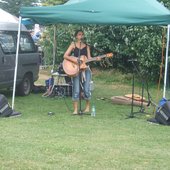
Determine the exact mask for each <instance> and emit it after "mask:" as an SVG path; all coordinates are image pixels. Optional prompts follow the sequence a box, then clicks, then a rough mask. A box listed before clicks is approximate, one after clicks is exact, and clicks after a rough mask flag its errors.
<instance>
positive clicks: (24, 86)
mask: <svg viewBox="0 0 170 170" xmlns="http://www.w3.org/2000/svg"><path fill="white" fill-rule="evenodd" d="M32 85H33V81H32V77H31V76H30V75H25V76H24V78H23V80H22V82H21V84H20V85H19V86H18V87H17V92H18V95H20V96H27V95H29V94H30V92H31V90H32Z"/></svg>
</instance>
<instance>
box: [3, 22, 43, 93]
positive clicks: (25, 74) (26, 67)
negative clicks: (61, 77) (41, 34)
mask: <svg viewBox="0 0 170 170" xmlns="http://www.w3.org/2000/svg"><path fill="white" fill-rule="evenodd" d="M17 34H18V24H17V23H0V88H11V87H13V79H14V70H15V57H16V46H17ZM39 65H40V56H39V53H38V51H37V47H36V46H35V44H34V42H33V39H32V37H31V35H30V33H29V32H28V30H27V29H26V27H25V26H24V25H22V27H21V39H20V48H19V57H18V71H17V82H16V85H17V86H16V88H17V94H19V95H22V96H24V95H28V94H29V93H30V92H31V90H32V87H33V83H34V81H36V80H37V79H38V73H39Z"/></svg>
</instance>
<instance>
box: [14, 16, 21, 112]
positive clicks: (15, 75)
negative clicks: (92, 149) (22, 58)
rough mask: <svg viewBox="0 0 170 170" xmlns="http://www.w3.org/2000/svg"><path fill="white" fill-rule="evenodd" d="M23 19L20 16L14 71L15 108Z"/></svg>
mask: <svg viewBox="0 0 170 170" xmlns="http://www.w3.org/2000/svg"><path fill="white" fill-rule="evenodd" d="M21 20H22V17H19V26H18V37H17V49H16V57H15V71H14V83H13V94H12V109H14V102H15V91H16V79H17V69H18V54H19V44H20V34H21Z"/></svg>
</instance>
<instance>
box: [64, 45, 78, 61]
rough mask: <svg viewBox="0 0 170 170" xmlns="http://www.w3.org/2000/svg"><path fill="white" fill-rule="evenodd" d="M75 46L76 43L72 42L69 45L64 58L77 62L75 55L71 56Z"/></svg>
mask: <svg viewBox="0 0 170 170" xmlns="http://www.w3.org/2000/svg"><path fill="white" fill-rule="evenodd" d="M74 48H75V45H74V43H71V44H70V46H69V47H68V49H67V51H66V52H65V54H64V59H67V60H69V61H72V62H74V63H77V58H76V57H74V56H71V52H72V51H73V49H74Z"/></svg>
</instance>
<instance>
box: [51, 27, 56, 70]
mask: <svg viewBox="0 0 170 170" xmlns="http://www.w3.org/2000/svg"><path fill="white" fill-rule="evenodd" d="M56 44H57V43H56V26H55V25H54V35H53V68H52V70H53V71H54V67H55V58H56Z"/></svg>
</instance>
